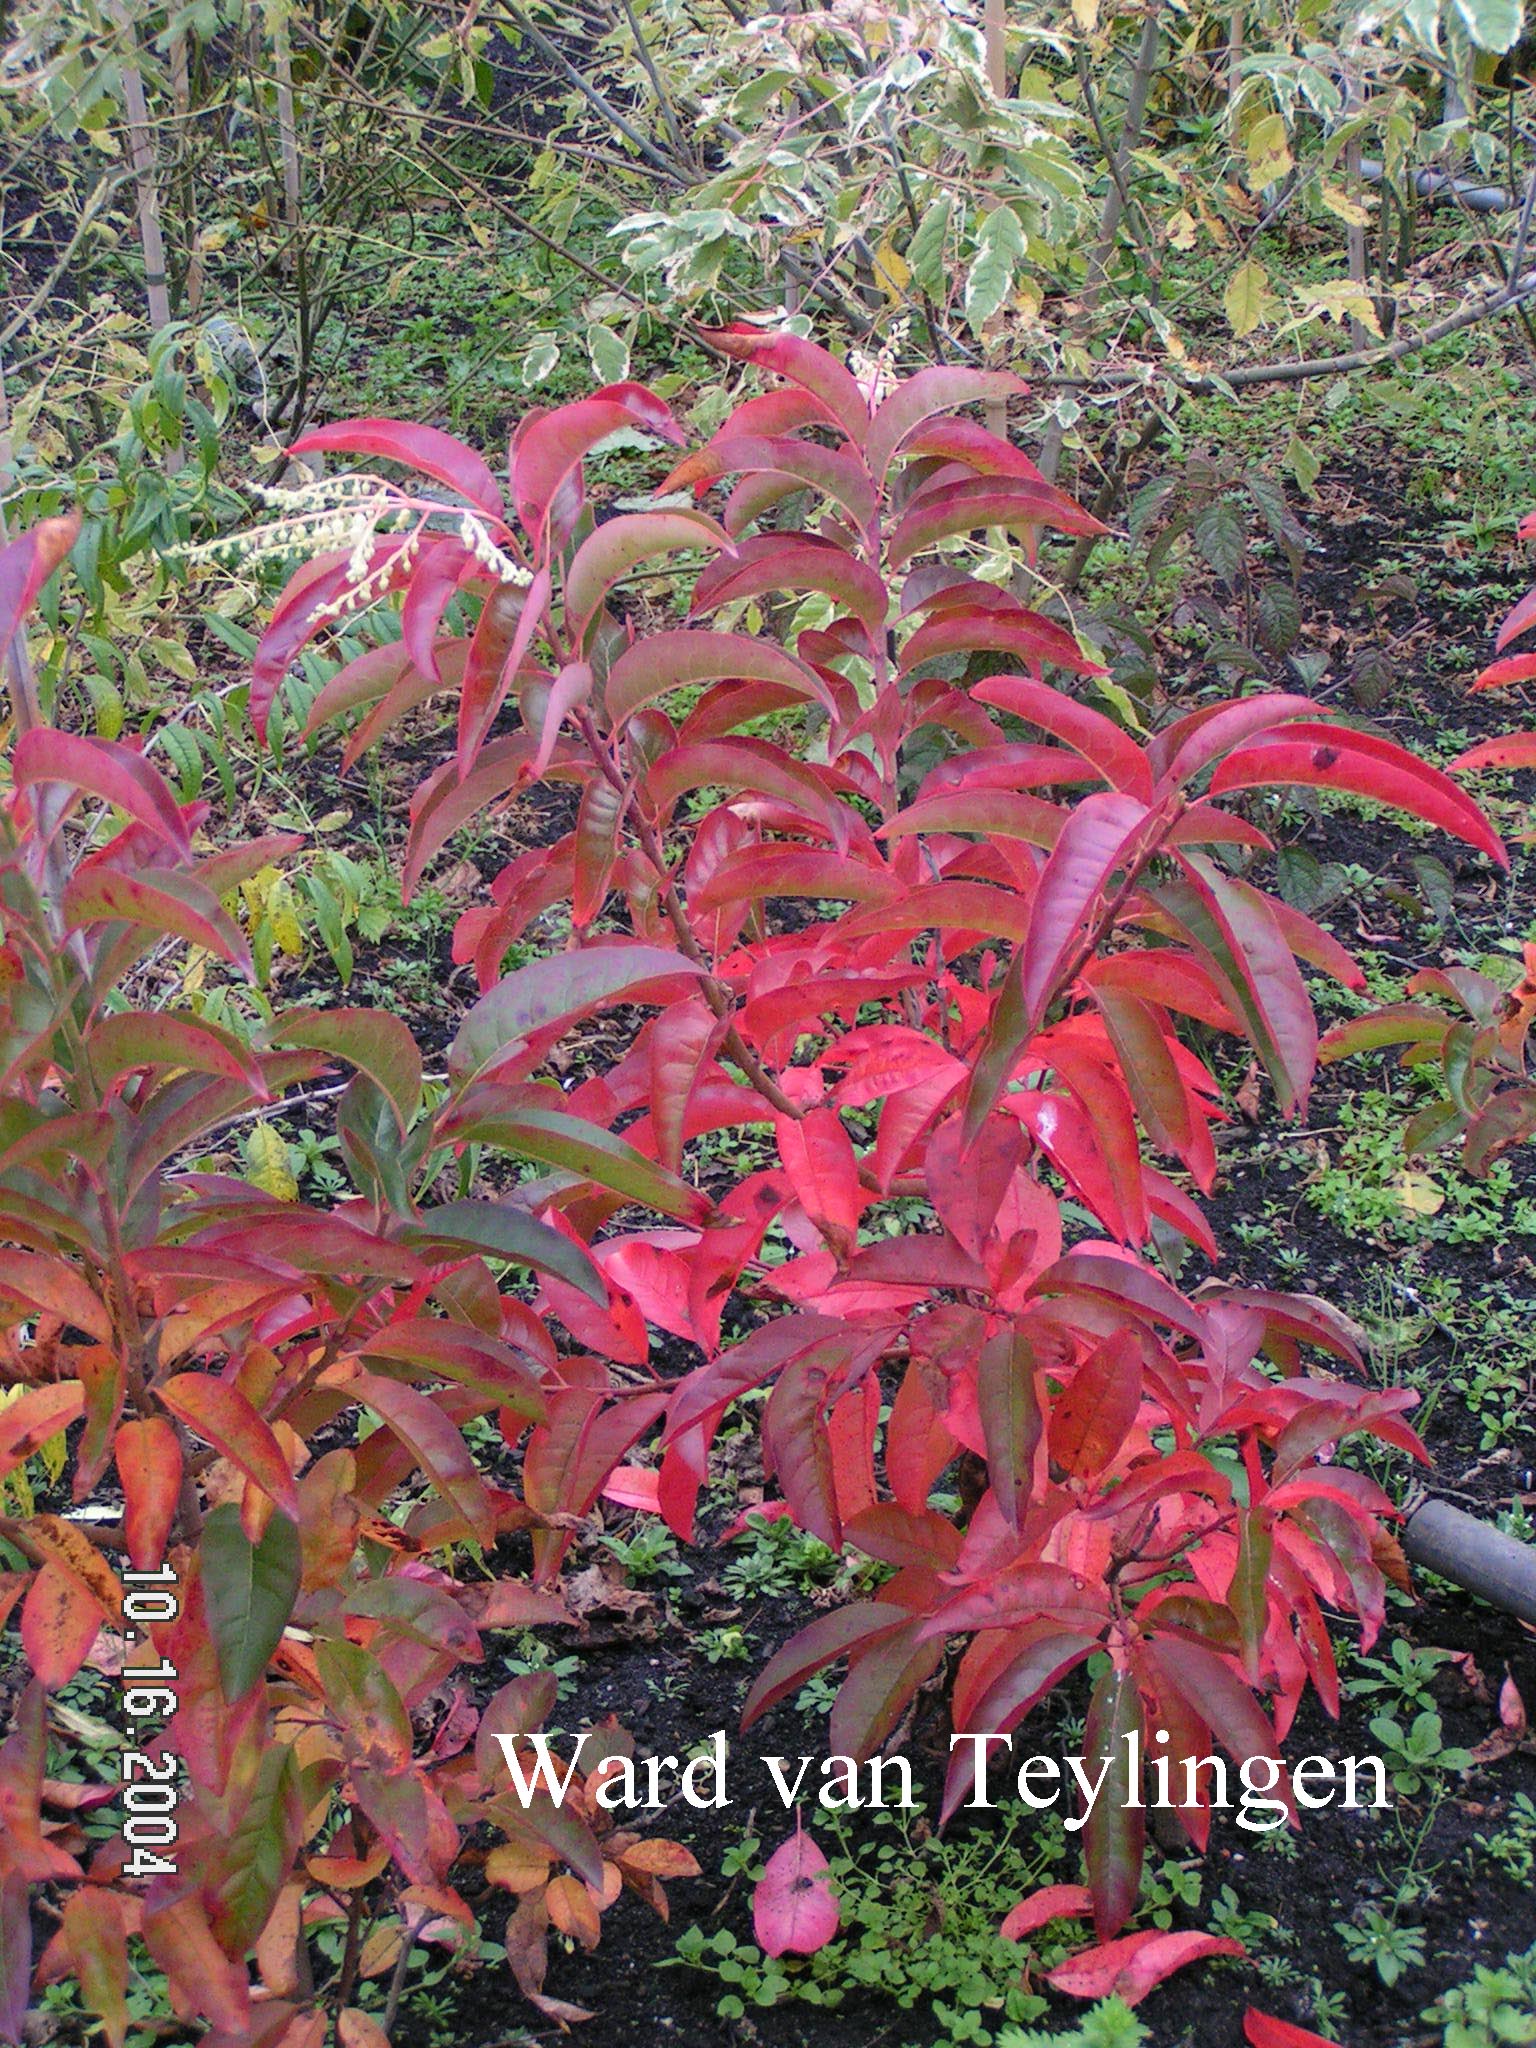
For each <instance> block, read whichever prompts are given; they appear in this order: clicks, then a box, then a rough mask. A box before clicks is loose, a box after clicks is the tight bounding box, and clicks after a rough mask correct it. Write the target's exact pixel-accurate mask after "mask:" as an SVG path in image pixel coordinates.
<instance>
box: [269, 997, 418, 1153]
mask: <svg viewBox="0 0 1536 2048" xmlns="http://www.w3.org/2000/svg"><path fill="white" fill-rule="evenodd" d="M271 1039H272V1043H273V1044H274V1045H302V1046H308V1047H309V1048H311V1050H313V1051H316V1052H325V1053H334V1054H335V1055H336V1056H337V1057H338V1058H340V1059H344V1060H349V1061H350V1062H351V1064H352V1065H353V1066H354V1067H357V1068H359V1069H360V1070H361V1071H362V1072H363V1073H365V1074H367V1075H369V1076H371V1078H372V1079H373V1080H374V1081H376V1082H377V1083H378V1085H379V1086H380V1088H382V1089H383V1091H384V1093H385V1094H386V1095H387V1096H388V1097H389V1099H390V1102H391V1103H392V1104H393V1106H394V1110H395V1114H396V1116H397V1117H398V1118H399V1120H400V1124H401V1127H402V1129H409V1127H410V1125H411V1123H412V1122H413V1120H414V1119H415V1116H416V1112H417V1111H418V1110H419V1109H420V1107H421V1053H420V1051H419V1050H418V1048H417V1045H416V1041H415V1039H414V1038H413V1037H412V1036H411V1033H410V1031H409V1030H408V1029H407V1027H406V1026H405V1025H404V1024H403V1023H402V1022H401V1021H400V1019H399V1018H398V1017H391V1016H390V1015H389V1014H388V1013H387V1012H386V1011H383V1010H354V1009H337V1010H293V1011H290V1012H289V1014H288V1015H287V1016H286V1017H282V1018H280V1019H279V1020H278V1022H277V1023H276V1024H275V1025H274V1026H273V1027H272V1033H271Z"/></svg>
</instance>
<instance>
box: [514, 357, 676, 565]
mask: <svg viewBox="0 0 1536 2048" xmlns="http://www.w3.org/2000/svg"><path fill="white" fill-rule="evenodd" d="M634 427H639V428H641V429H642V430H644V431H645V432H648V433H653V434H659V435H661V437H662V438H663V439H664V440H669V441H677V440H681V438H682V436H681V433H680V431H679V430H678V428H677V426H676V424H675V422H674V421H673V420H672V415H671V412H670V411H669V409H668V408H667V407H666V406H665V405H663V404H662V402H661V400H660V399H658V398H656V397H654V396H653V395H652V394H651V393H650V392H648V391H646V390H645V389H644V388H643V387H642V386H641V385H638V384H623V385H614V386H611V387H610V388H609V391H608V392H606V393H605V392H598V393H596V394H595V395H594V396H593V397H591V398H583V399H578V400H577V402H576V403H575V404H574V405H562V406H557V407H556V409H555V410H554V411H553V412H547V413H544V414H542V415H540V416H539V417H538V418H536V419H532V420H528V421H526V422H525V423H524V425H523V426H522V427H521V428H520V429H519V431H518V434H517V436H516V439H515V440H514V441H513V444H512V495H513V498H514V499H515V500H516V503H517V516H518V518H519V519H520V520H521V521H522V523H523V529H524V531H525V532H526V533H527V535H528V538H529V540H530V541H532V543H533V546H534V550H535V553H536V555H537V556H538V557H539V558H540V559H541V560H542V559H543V558H544V557H545V556H546V555H547V552H548V545H549V538H550V536H549V533H548V528H549V525H550V522H551V516H552V514H554V513H555V512H556V511H557V510H560V511H563V510H564V494H565V492H566V488H567V486H568V485H569V484H570V482H571V480H572V478H573V477H574V476H575V473H576V471H577V470H578V469H579V468H580V466H581V463H582V460H583V458H584V457H585V456H586V455H587V454H588V453H589V452H590V451H591V450H592V449H593V448H595V447H596V445H597V443H598V442H599V441H602V440H605V439H606V438H607V436H608V435H609V434H613V433H617V432H618V431H619V430H620V429H621V428H634Z"/></svg>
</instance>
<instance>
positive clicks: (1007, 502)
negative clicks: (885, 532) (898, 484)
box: [886, 476, 1109, 569]
mask: <svg viewBox="0 0 1536 2048" xmlns="http://www.w3.org/2000/svg"><path fill="white" fill-rule="evenodd" d="M978 526H982V527H990V526H1001V527H1005V528H1007V530H1008V531H1009V532H1011V533H1022V534H1023V535H1024V539H1025V546H1026V548H1029V549H1032V548H1033V546H1034V544H1035V542H1036V541H1037V540H1038V538H1039V535H1040V532H1041V530H1042V528H1044V527H1050V528H1051V529H1052V530H1053V531H1055V532H1057V533H1074V534H1099V533H1107V532H1108V531H1109V529H1108V527H1106V526H1104V525H1103V524H1101V522H1100V521H1099V520H1097V519H1095V518H1094V517H1093V515H1092V513H1091V512H1085V511H1084V510H1083V508H1082V506H1081V505H1079V504H1077V503H1075V502H1074V500H1073V499H1071V498H1069V497H1068V496H1067V494H1066V492H1065V491H1058V490H1057V489H1056V488H1055V486H1054V485H1052V484H1041V483H1032V482H1030V481H1029V480H1027V479H1021V480H1013V479H1010V478H998V477H987V476H978V477H970V478H968V479H967V480H966V481H965V482H964V483H958V484H951V485H949V486H948V487H947V488H946V489H943V490H939V491H936V492H934V493H933V494H932V495H931V496H924V497H922V498H921V499H920V500H919V501H918V503H917V504H916V505H915V506H914V507H913V508H912V510H911V511H910V512H908V513H907V515H906V517H905V518H904V519H903V520H902V521H901V523H900V524H899V525H898V526H897V528H896V530H895V532H894V533H893V534H892V535H891V537H890V540H889V542H888V543H887V546H886V559H887V561H888V562H889V563H890V566H891V567H892V569H900V568H902V567H903V566H904V565H905V564H906V563H907V562H910V561H911V559H912V557H913V556H914V555H920V554H923V553H925V552H926V551H927V550H928V549H929V548H931V547H933V546H935V545H936V544H937V543H938V542H939V541H941V540H947V539H948V538H949V536H950V535H951V534H955V533H969V532H971V531H972V530H973V529H974V528H976V527H978Z"/></svg>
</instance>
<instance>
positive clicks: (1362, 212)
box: [1317, 180, 1371, 228]
mask: <svg viewBox="0 0 1536 2048" xmlns="http://www.w3.org/2000/svg"><path fill="white" fill-rule="evenodd" d="M1317 196H1318V198H1319V199H1321V200H1322V202H1323V204H1324V206H1326V207H1327V209H1328V211H1329V212H1330V213H1333V214H1337V215H1338V217H1339V219H1340V220H1342V221H1346V222H1347V223H1348V224H1349V226H1350V227H1352V228H1365V227H1369V226H1370V224H1371V214H1370V209H1369V207H1365V206H1361V205H1359V204H1358V203H1357V202H1356V201H1355V200H1353V199H1351V198H1350V196H1349V194H1348V193H1347V192H1346V191H1345V190H1344V188H1343V186H1342V185H1330V184H1328V183H1327V181H1326V180H1325V181H1324V182H1323V183H1322V184H1321V185H1319V187H1318V190H1317Z"/></svg>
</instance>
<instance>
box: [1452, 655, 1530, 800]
mask: <svg viewBox="0 0 1536 2048" xmlns="http://www.w3.org/2000/svg"><path fill="white" fill-rule="evenodd" d="M1526 658H1528V659H1529V661H1530V663H1531V666H1532V669H1533V671H1536V654H1533V655H1531V656H1529V657H1526ZM1532 767H1536V732H1509V733H1505V734H1504V736H1503V737H1502V738H1501V739H1496V740H1484V741H1482V743H1481V744H1480V745H1479V746H1475V747H1468V749H1467V751H1466V752H1465V753H1464V754H1458V755H1457V756H1456V758H1455V760H1454V761H1453V762H1452V763H1451V772H1452V773H1453V774H1456V775H1465V774H1470V773H1471V772H1472V771H1473V770H1474V769H1478V768H1532Z"/></svg>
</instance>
